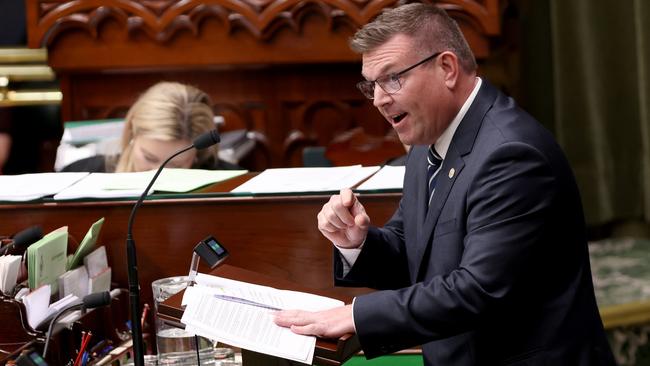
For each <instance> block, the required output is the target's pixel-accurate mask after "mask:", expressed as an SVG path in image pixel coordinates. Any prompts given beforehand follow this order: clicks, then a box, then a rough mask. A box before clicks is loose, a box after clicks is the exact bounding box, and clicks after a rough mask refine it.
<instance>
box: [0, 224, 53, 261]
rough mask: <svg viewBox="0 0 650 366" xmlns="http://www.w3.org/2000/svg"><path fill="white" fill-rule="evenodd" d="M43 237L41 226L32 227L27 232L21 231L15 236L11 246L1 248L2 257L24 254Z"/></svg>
mask: <svg viewBox="0 0 650 366" xmlns="http://www.w3.org/2000/svg"><path fill="white" fill-rule="evenodd" d="M42 237H43V229H41V227H40V226H31V227H28V228H27V229H25V230H22V231H19V232H18V233H16V234H15V235H14V236H13V240H12V242H11V243H10V244H7V245H5V246H3V247H2V248H0V255H5V254H7V252H9V253H10V254H22V253H23V252H24V251H25V249H27V247H28V246H29V245H30V244H33V243H35V242H36V241H38V240H40V239H41V238H42Z"/></svg>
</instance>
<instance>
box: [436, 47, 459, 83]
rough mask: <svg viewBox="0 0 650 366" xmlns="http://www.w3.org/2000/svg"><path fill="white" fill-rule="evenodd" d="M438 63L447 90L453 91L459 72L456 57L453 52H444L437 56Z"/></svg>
mask: <svg viewBox="0 0 650 366" xmlns="http://www.w3.org/2000/svg"><path fill="white" fill-rule="evenodd" d="M438 62H439V64H440V67H441V68H442V71H443V72H444V80H445V85H447V88H449V89H454V88H455V87H456V83H457V81H458V75H459V72H460V70H459V67H460V65H459V64H458V57H457V56H456V54H454V53H453V52H449V51H445V52H443V53H442V54H440V56H438Z"/></svg>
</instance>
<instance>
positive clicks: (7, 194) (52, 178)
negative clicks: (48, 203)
mask: <svg viewBox="0 0 650 366" xmlns="http://www.w3.org/2000/svg"><path fill="white" fill-rule="evenodd" d="M87 175H88V173H35V174H21V175H0V201H31V200H35V199H39V198H43V197H46V196H51V195H53V194H56V193H58V192H60V191H62V190H63V189H64V188H66V187H69V186H71V185H73V184H74V183H76V182H78V181H79V180H80V179H82V178H84V177H85V176H87Z"/></svg>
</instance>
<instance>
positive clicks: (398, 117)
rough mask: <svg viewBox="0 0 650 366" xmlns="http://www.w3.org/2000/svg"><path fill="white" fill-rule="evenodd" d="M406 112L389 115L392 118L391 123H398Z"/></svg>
mask: <svg viewBox="0 0 650 366" xmlns="http://www.w3.org/2000/svg"><path fill="white" fill-rule="evenodd" d="M407 114H408V113H406V112H404V113H400V114H397V115H395V116H393V117H391V118H392V120H393V123H399V122H400V121H401V120H403V119H404V117H406V115H407Z"/></svg>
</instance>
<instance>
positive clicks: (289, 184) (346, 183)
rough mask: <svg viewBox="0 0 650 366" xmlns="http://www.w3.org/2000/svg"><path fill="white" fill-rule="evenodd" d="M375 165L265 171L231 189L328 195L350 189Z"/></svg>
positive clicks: (374, 167)
mask: <svg viewBox="0 0 650 366" xmlns="http://www.w3.org/2000/svg"><path fill="white" fill-rule="evenodd" d="M378 169H379V167H378V166H368V167H362V166H361V165H352V166H342V167H334V168H278V169H267V170H265V171H263V172H262V173H260V174H259V175H257V176H255V177H253V178H252V179H250V180H249V181H247V182H245V183H244V184H242V185H240V186H239V187H237V188H235V189H233V190H232V192H236V193H253V194H259V193H294V192H330V191H339V190H341V189H342V188H351V187H353V186H354V185H356V184H358V183H359V182H361V181H362V180H364V179H366V178H368V177H369V176H371V175H372V174H374V173H375V172H376V171H377V170H378Z"/></svg>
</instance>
